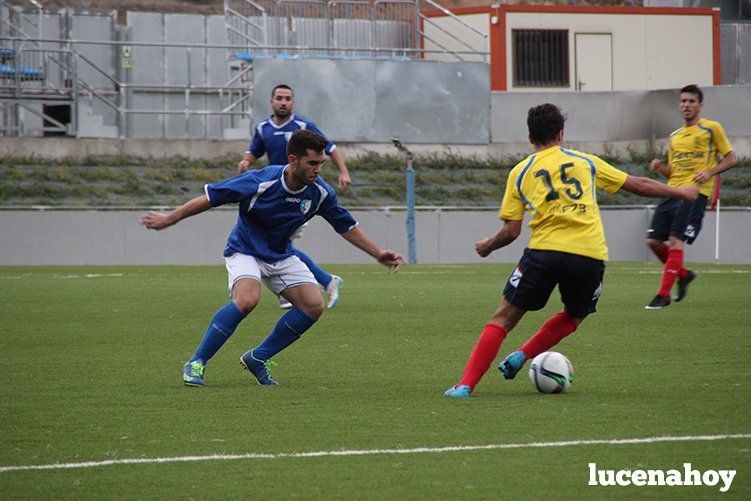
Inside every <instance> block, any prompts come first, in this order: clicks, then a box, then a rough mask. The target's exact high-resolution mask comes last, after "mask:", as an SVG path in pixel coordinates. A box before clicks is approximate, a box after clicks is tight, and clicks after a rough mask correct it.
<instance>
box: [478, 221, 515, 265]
mask: <svg viewBox="0 0 751 501" xmlns="http://www.w3.org/2000/svg"><path fill="white" fill-rule="evenodd" d="M521 232H522V222H521V221H514V220H509V221H504V222H503V226H502V227H501V229H500V230H498V233H496V234H495V235H493V236H492V237H487V238H483V239H482V240H480V241H479V242H477V243H475V250H476V251H477V254H479V255H480V257H488V256H489V255H490V253H491V252H493V251H494V250H497V249H500V248H501V247H506V246H507V245H508V244H510V243H511V242H513V241H514V240H516V239H517V238H518V237H519V234H520V233H521Z"/></svg>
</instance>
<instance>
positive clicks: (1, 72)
mask: <svg viewBox="0 0 751 501" xmlns="http://www.w3.org/2000/svg"><path fill="white" fill-rule="evenodd" d="M15 76H16V69H15V68H14V67H12V66H8V65H7V64H0V78H15ZM18 76H19V78H20V79H21V80H42V79H43V78H44V72H43V71H42V70H36V69H34V68H30V67H28V66H21V67H19V68H18Z"/></svg>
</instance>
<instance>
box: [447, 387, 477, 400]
mask: <svg viewBox="0 0 751 501" xmlns="http://www.w3.org/2000/svg"><path fill="white" fill-rule="evenodd" d="M443 396H444V397H447V398H469V397H471V396H472V390H471V389H470V387H469V386H466V385H461V386H460V385H455V386H452V387H451V388H449V389H448V390H446V391H445V392H444V393H443Z"/></svg>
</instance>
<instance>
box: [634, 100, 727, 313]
mask: <svg viewBox="0 0 751 501" xmlns="http://www.w3.org/2000/svg"><path fill="white" fill-rule="evenodd" d="M703 101H704V94H703V93H702V91H701V89H700V88H699V87H697V86H696V85H687V86H685V87H684V88H682V89H681V93H680V105H679V107H680V110H681V113H682V114H683V120H684V121H685V124H684V125H683V127H681V128H680V129H678V130H677V131H675V132H673V133H672V134H670V139H669V142H668V163H667V164H666V163H664V162H663V161H662V160H659V159H655V160H652V163H651V164H650V166H649V168H650V170H652V171H657V172H660V173H662V174H664V175H665V176H667V177H668V184H669V185H671V186H698V187H699V197H698V198H697V199H696V200H695V201H694V202H692V203H689V202H685V201H683V200H680V199H677V198H666V199H664V200H662V201H660V204H659V205H658V206H657V209H656V210H655V213H654V216H653V217H652V224H651V226H650V228H649V230H647V245H648V246H649V248H650V249H652V252H654V254H655V255H656V256H657V257H658V258H659V259H660V261H662V262H663V263H665V268H664V270H663V273H662V281H661V282H660V289H659V290H658V291H657V295H656V296H655V297H654V299H652V301H651V302H650V303H649V304H648V305H647V306H645V308H647V309H648V310H656V309H660V308H664V307H665V306H668V305H669V304H670V290H671V289H672V288H673V284H674V283H675V281H676V279H677V280H678V293H677V295H676V297H675V300H676V301H680V300H681V299H683V298H684V297H685V296H686V292H687V290H688V284H690V283H691V281H693V280H694V278H696V274H695V273H694V272H693V271H691V270H688V269H686V268H685V267H684V266H683V248H684V245H685V244H686V243H687V244H689V245H690V244H692V243H693V242H694V240H696V237H697V236H698V235H699V231H700V230H701V223H702V220H703V219H704V210H705V209H706V208H707V198H708V197H709V196H710V194H711V193H712V190H713V188H714V183H715V178H714V176H716V175H717V174H720V173H721V172H725V171H726V170H728V169H730V168H731V167H733V166H734V165H735V163H736V158H735V153H733V148H732V146H730V141H728V138H727V136H726V135H725V131H724V130H723V129H722V125H720V123H719V122H713V121H712V120H706V119H704V118H701V117H700V114H701V108H702V102H703ZM718 154H719V155H721V156H722V160H720V161H719V162H718ZM665 241H667V245H666V244H665Z"/></svg>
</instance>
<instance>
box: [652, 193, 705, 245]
mask: <svg viewBox="0 0 751 501" xmlns="http://www.w3.org/2000/svg"><path fill="white" fill-rule="evenodd" d="M706 210H707V197H706V195H699V196H698V197H697V198H696V200H694V202H693V203H688V202H684V201H683V200H681V199H680V198H664V199H662V200H661V201H660V204H659V205H658V206H657V208H656V209H655V213H654V216H652V225H651V226H650V227H649V230H647V238H650V239H653V240H659V241H661V242H664V241H665V240H667V239H668V238H670V237H671V236H672V237H676V238H679V239H681V240H683V241H684V242H686V243H687V244H692V243H694V240H696V237H697V236H699V231H701V223H702V221H703V220H704V211H706Z"/></svg>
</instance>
